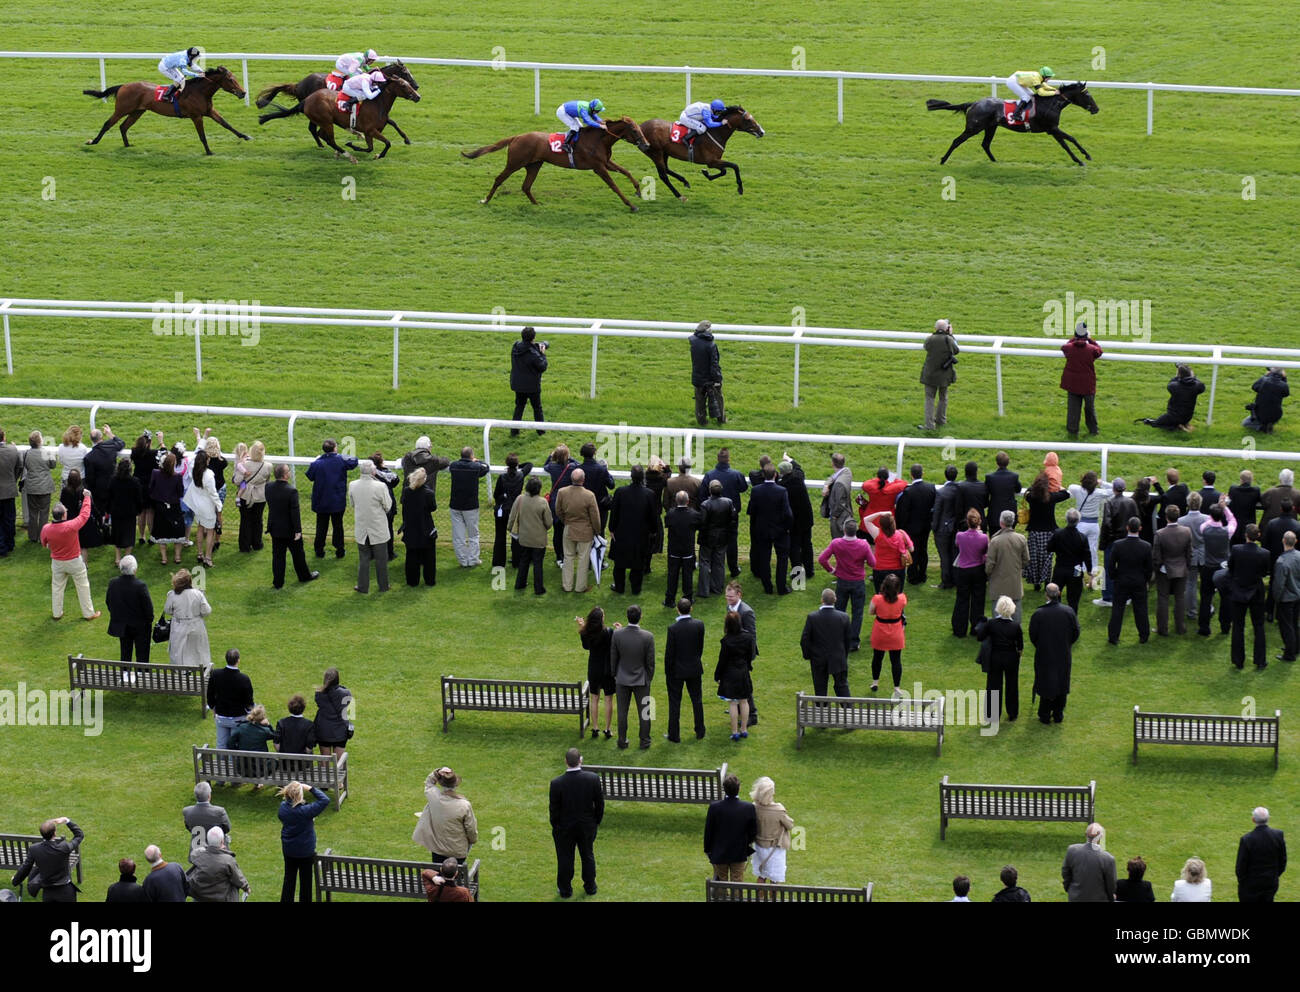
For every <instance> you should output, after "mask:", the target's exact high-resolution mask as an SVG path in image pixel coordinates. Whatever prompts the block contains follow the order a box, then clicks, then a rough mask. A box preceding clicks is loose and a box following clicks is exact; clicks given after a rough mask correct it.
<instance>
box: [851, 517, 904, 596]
mask: <svg viewBox="0 0 1300 992" xmlns="http://www.w3.org/2000/svg"><path fill="white" fill-rule="evenodd" d="M863 525H864V526H865V527H866V528H867V533H868V534H870V535H871V539H872V540H873V541H874V542H875V548H876V567H875V568H874V569H872V571H871V584H872V585H874V586H875V587H876V592H880V589H881V584H882V583H883V582H884V581H885V576H887V575H890V574H893V575H897V576H898V588H900V589H901V588H903V583H904V582H905V581H907V566H906V565H905V564H903V554H904V553H906V554H908V555H909V556H910V555H911V554H912V549H913V547H914V545H913V544H912V539H911V538H910V537H908V535H907V531H905V530H901V529H900V528H899V527H898V526H897V525H895V523H894V515H893V514H892V513H890V512H889V511H888V510H882V511H880V512H879V513H873V514H871V515H869V516H868V517H867V518H866V519H865V520H863Z"/></svg>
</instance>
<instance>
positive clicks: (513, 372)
mask: <svg viewBox="0 0 1300 992" xmlns="http://www.w3.org/2000/svg"><path fill="white" fill-rule="evenodd" d="M536 338H537V331H535V330H534V329H533V328H531V327H525V328H524V329H523V330H522V331H520V332H519V340H518V341H516V342H515V344H514V347H513V348H511V349H510V388H511V389H513V390H514V391H515V413H514V416H513V417H511V418H510V419H512V420H518V419H520V418H521V417H522V416H523V415H524V404H525V403H531V404H532V406H533V419H534V420H537V421H544V420H545V419H546V418H545V417H543V416H542V373H543V372H545V371H546V351H547V349H548V348H549V347H550V345H549V344H548V343H547V342H545V341H538V340H536ZM537 433H538V434H545V433H546V431H542V430H539V431H538V432H537ZM510 436H511V437H518V436H519V431H518V430H517V429H516V430H512V431H511V432H510Z"/></svg>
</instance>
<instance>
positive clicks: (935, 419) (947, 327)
mask: <svg viewBox="0 0 1300 992" xmlns="http://www.w3.org/2000/svg"><path fill="white" fill-rule="evenodd" d="M960 353H961V349H960V348H958V347H957V341H956V339H955V338H954V337H953V336H952V323H951V322H950V321H949V320H947V319H945V318H940V319H939V320H936V321H935V322H934V333H933V334H931V335H930V336H929V337H928V338H926V339H925V365H924V366H923V367H922V368H921V385H923V386H925V423H924V424H917V425H916V427H917V430H922V431H932V430H934V428H935V426H936V425H938V426H940V427H942V426H943V425H944V424H946V423H947V422H948V387H949V386H951V385H952V384H953V383H954V382H956V381H957V369H956V368H955V366H956V364H957V356H958V355H959V354H960ZM936 393H937V394H938V397H939V406H938V409H937V410H936V409H935V403H934V399H935V394H936Z"/></svg>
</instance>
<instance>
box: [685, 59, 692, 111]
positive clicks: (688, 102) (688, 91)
mask: <svg viewBox="0 0 1300 992" xmlns="http://www.w3.org/2000/svg"><path fill="white" fill-rule="evenodd" d="M686 105H687V106H688V107H689V106H690V105H691V67H690V66H689V65H688V66H687V67H686Z"/></svg>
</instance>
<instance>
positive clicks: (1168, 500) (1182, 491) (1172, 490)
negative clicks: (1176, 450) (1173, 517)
mask: <svg viewBox="0 0 1300 992" xmlns="http://www.w3.org/2000/svg"><path fill="white" fill-rule="evenodd" d="M1165 481H1166V482H1167V483H1169V488H1168V489H1165V490H1161V488H1160V483H1159V482H1156V477H1155V476H1154V475H1153V476H1151V477H1150V482H1151V483H1152V489H1154V490H1155V492H1156V495H1158V496H1159V497H1160V500H1159V502H1158V504H1157V505H1158V506H1159V507H1160V512H1159V513H1157V514H1156V528H1157V529H1160V528H1163V527H1164V526H1165V522H1166V521H1167V520H1168V519H1169V518H1168V517H1166V516H1165V511H1166V510H1168V509H1169V507H1171V506H1176V507H1178V515H1179V516H1180V517H1181V516H1182V515H1183V514H1184V513H1186V512H1187V497H1188V495H1189V494H1190V493H1191V489H1190V488H1189V487H1188V486H1187V483H1185V482H1179V481H1178V469H1176V468H1171V469H1166V470H1165ZM1202 505H1204V503H1202ZM1211 505H1213V504H1211Z"/></svg>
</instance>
